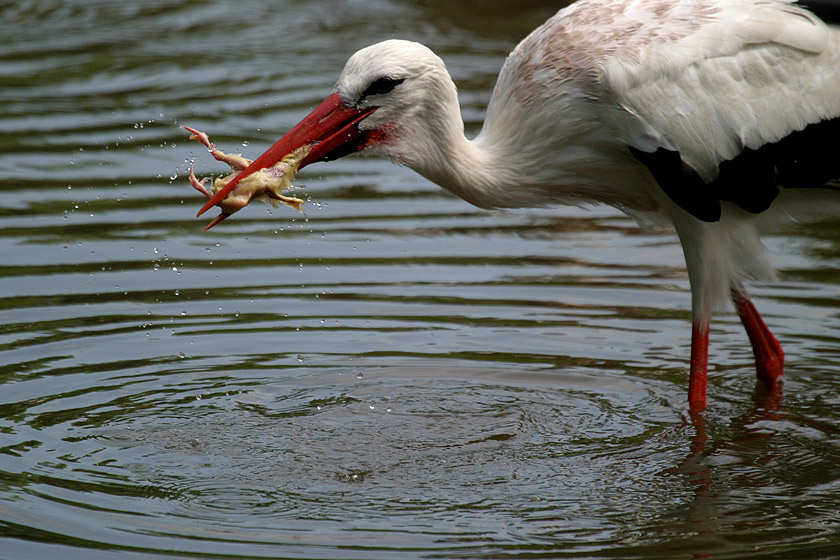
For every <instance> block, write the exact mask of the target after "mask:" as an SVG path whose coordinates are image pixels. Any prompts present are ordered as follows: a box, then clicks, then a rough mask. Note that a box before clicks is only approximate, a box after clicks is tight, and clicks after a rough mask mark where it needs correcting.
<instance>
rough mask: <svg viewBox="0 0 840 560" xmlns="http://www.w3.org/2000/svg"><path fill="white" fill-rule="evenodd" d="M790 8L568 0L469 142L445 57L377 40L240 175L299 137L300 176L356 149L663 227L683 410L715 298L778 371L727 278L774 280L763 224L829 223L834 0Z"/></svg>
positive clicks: (489, 197)
mask: <svg viewBox="0 0 840 560" xmlns="http://www.w3.org/2000/svg"><path fill="white" fill-rule="evenodd" d="M804 4H805V5H803V3H793V2H790V1H788V0H580V1H579V2H577V3H575V4H572V5H571V6H569V7H567V8H565V9H563V10H561V11H560V12H558V13H557V14H556V15H555V16H554V17H552V18H551V19H549V20H548V21H547V22H546V23H545V24H543V25H542V26H541V27H539V28H538V29H536V30H535V31H533V32H532V33H531V34H530V35H529V36H528V37H527V38H525V39H524V40H523V41H522V42H521V43H520V44H519V45H518V46H517V47H516V49H515V50H514V51H513V52H512V53H511V54H510V56H509V57H508V59H507V60H506V62H505V63H504V66H503V68H502V71H501V73H500V75H499V79H498V82H497V84H496V87H495V89H494V91H493V96H492V98H491V101H490V104H489V106H488V108H487V117H486V121H485V124H484V126H483V128H482V130H481V132H480V133H479V134H478V136H477V137H475V138H474V139H471V140H470V139H467V138H466V137H465V135H464V125H463V121H462V119H461V114H460V108H459V105H458V99H457V91H456V88H455V85H454V83H453V82H452V80H451V78H450V76H449V74H448V72H447V71H446V68H445V66H444V64H443V61H441V59H440V58H438V57H437V56H435V55H434V54H433V53H432V52H431V51H430V50H429V49H427V48H426V47H424V46H422V45H419V44H417V43H412V42H407V41H400V40H391V41H385V42H383V43H379V44H376V45H373V46H371V47H368V48H366V49H363V50H361V51H359V52H357V53H356V54H354V55H353V56H352V57H351V58H350V60H349V61H348V62H347V65H346V66H345V68H344V71H343V72H342V74H341V76H340V77H339V80H338V83H337V85H336V88H335V92H334V93H333V94H332V95H331V96H330V97H328V98H327V100H326V101H325V102H324V103H323V104H322V105H321V106H319V107H318V108H317V109H316V110H315V111H314V112H313V113H312V115H310V116H309V117H307V118H306V119H304V120H303V121H302V122H301V123H300V124H299V125H298V126H296V127H295V128H294V129H292V131H290V132H289V133H288V134H287V135H286V136H284V137H283V138H282V139H281V140H280V141H278V142H277V143H276V144H275V145H274V146H272V148H270V149H269V150H268V151H267V152H266V153H265V154H263V156H261V157H260V158H258V159H257V160H256V161H255V162H254V164H252V166H251V167H249V168H246V169H245V170H244V171H243V173H242V174H241V176H240V177H244V176H246V175H248V174H249V173H251V172H253V171H255V170H257V169H261V168H262V167H266V166H268V165H271V164H272V163H274V162H276V161H277V160H278V159H279V158H281V157H282V156H284V155H285V154H287V153H288V152H290V151H291V150H293V149H295V148H297V147H299V146H300V145H302V144H305V143H307V142H310V143H313V144H314V147H313V149H312V150H311V152H310V154H309V156H308V157H307V159H305V160H304V161H303V164H302V167H303V166H305V165H307V164H309V163H312V162H315V161H322V160H329V159H335V158H337V157H341V156H344V155H347V154H349V153H352V152H354V151H357V150H361V149H368V150H369V151H373V152H377V153H380V154H384V155H386V156H388V157H390V158H392V159H394V160H396V161H398V162H400V163H402V164H405V165H407V166H409V167H411V168H413V169H414V170H416V171H418V172H419V173H420V174H422V175H423V176H425V177H427V178H428V179H430V180H432V181H434V182H435V183H437V184H439V185H441V186H442V187H444V188H446V189H448V190H450V191H451V192H453V193H455V194H456V195H458V196H460V197H461V198H463V199H465V200H467V201H468V202H470V203H472V204H475V205H477V206H480V207H484V208H504V207H529V206H550V205H553V204H564V203H566V204H581V203H595V204H609V205H612V206H615V207H617V208H619V209H621V210H623V211H625V212H626V213H628V214H630V215H631V216H633V217H634V218H636V219H637V220H639V221H640V222H642V223H654V224H658V225H664V226H667V227H671V228H673V229H674V230H675V231H676V233H677V235H678V236H679V238H680V241H681V243H682V246H683V249H684V253H685V259H686V264H687V269H688V274H689V278H690V282H691V289H692V314H693V329H692V351H691V366H690V380H689V398H688V400H689V404H690V406H691V409H692V410H695V411H700V410H703V409H704V408H705V404H706V370H707V364H708V338H709V325H710V321H711V317H712V313H713V312H714V311H715V310H716V309H717V308H719V307H721V306H722V305H723V304H724V303H725V302H726V301H727V300H731V301H732V302H733V303H734V305H735V309H736V311H737V312H738V314H739V316H740V317H741V319H742V322H743V324H744V326H745V328H746V330H747V334H748V336H749V339H750V341H751V344H752V346H753V350H754V354H755V359H756V367H757V371H758V376H759V379H761V380H762V381H763V382H764V383H765V384H766V385H767V386H768V387H770V388H773V387H775V386H776V385H777V383H779V382H780V377H781V375H782V372H783V361H784V359H783V352H782V349H781V346H780V345H779V343H778V341H777V340H776V338H775V337H774V336H773V334H772V333H771V332H770V330H769V329H768V328H767V327H766V325H765V323H764V322H763V320H762V319H761V316H760V315H759V313H758V311H757V310H756V308H755V306H754V305H753V304H752V302H751V301H750V299H749V297H748V296H747V293H746V290H745V288H744V285H743V282H744V281H745V280H746V279H767V278H771V277H772V275H773V268H772V266H770V264H769V263H768V261H767V258H766V256H765V254H764V250H763V247H762V245H761V242H760V235H761V234H762V233H765V232H767V231H769V230H771V229H773V228H776V227H779V226H781V225H784V224H785V223H787V222H789V221H790V220H793V219H800V218H808V217H813V216H820V215H823V216H824V215H840V191H835V190H833V189H834V188H837V187H840V184H838V183H837V180H838V179H840V28H838V27H835V26H834V25H833V24H832V23H826V22H827V21H828V22H830V21H831V19H832V18H831V17H828V16H831V15H832V12H835V13H840V5H838V4H836V3H834V2H831V1H828V0H809V1H806V2H804ZM806 5H807V6H806ZM808 6H811V7H812V8H815V9H816V10H817V12H818V13H820V14H822V15H823V16H824V17H825V19H821V18H820V17H819V16H818V15H815V13H814V12H812V11H809V9H808ZM330 119H332V120H330ZM233 184H235V181H234V182H233ZM233 184H232V185H229V188H233ZM228 192H229V190H228ZM225 195H226V193H225V191H222V192H220V193H219V194H217V195H216V197H214V198H213V199H212V200H211V201H209V202H208V204H207V205H205V207H204V209H202V211H204V210H206V209H207V208H209V207H210V206H212V205H214V204H216V203H218V202H219V201H220V200H222V199H223V198H224V196H225Z"/></svg>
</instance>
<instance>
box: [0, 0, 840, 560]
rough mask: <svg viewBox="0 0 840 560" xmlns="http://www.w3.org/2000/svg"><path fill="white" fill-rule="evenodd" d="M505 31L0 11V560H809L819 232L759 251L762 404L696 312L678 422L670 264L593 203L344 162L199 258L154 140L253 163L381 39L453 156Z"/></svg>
mask: <svg viewBox="0 0 840 560" xmlns="http://www.w3.org/2000/svg"><path fill="white" fill-rule="evenodd" d="M508 5H509V4H508V3H501V2H491V3H489V4H486V5H484V7H483V9H481V10H479V9H477V8H476V5H475V3H470V2H468V3H461V4H458V5H457V6H456V4H452V5H451V6H450V5H447V6H444V7H441V6H438V5H436V4H434V3H428V2H416V3H410V2H396V1H391V2H386V1H382V2H376V1H375V2H364V3H363V2H346V3H327V2H319V1H315V2H291V1H289V2H284V3H274V4H272V5H270V6H269V5H268V4H265V3H257V2H244V3H242V2H239V3H233V2H222V1H213V2H202V3H191V2H180V3H172V2H145V3H114V2H85V3H73V2H59V1H57V0H56V1H46V2H18V3H0V14H2V16H3V20H4V21H6V22H10V23H11V24H12V25H13V26H14V30H15V32H14V33H10V34H7V35H6V37H5V40H4V42H3V43H2V44H0V84H2V88H0V100H2V105H3V107H4V112H3V115H2V117H0V129H2V131H3V134H0V144H2V154H0V169H2V171H3V174H4V177H5V179H6V181H5V182H4V188H3V189H2V191H0V215H2V225H0V252H1V253H2V256H3V259H2V262H1V263H0V275H2V286H3V290H2V294H0V352H2V362H0V363H2V364H3V365H0V383H2V392H0V527H2V529H1V530H0V557H2V558H10V559H11V558H15V559H17V558H55V557H62V558H85V559H89V558H110V557H115V556H119V557H121V558H150V557H155V556H159V557H177V556H184V557H196V556H201V557H207V558H242V557H247V558H253V557H284V558H289V557H305V558H365V559H370V558H389V559H391V558H417V557H444V558H447V557H484V558H504V557H514V556H515V557H520V558H521V557H529V558H558V557H587V558H607V557H609V558H686V557H690V556H694V555H697V556H702V555H711V556H712V557H715V558H733V557H740V556H741V555H743V554H745V553H750V554H751V555H753V556H758V557H773V558H785V557H796V558H830V557H832V555H833V554H834V547H835V543H836V542H837V541H838V539H840V531H838V523H840V519H838V513H837V508H836V504H837V502H838V500H839V499H840V483H838V481H840V467H839V466H838V465H840V448H839V447H838V441H840V440H839V439H838V413H837V410H838V407H837V405H838V403H840V398H838V397H837V395H838V394H840V391H838V388H840V376H838V373H840V367H838V354H840V340H838V335H837V334H836V333H838V332H840V329H838V327H840V305H838V295H840V291H839V290H838V279H840V271H838V265H837V263H838V262H840V259H838V257H840V240H838V237H839V236H840V235H839V234H838V231H840V229H838V227H837V224H821V225H817V226H811V227H808V228H803V229H801V230H799V231H797V232H794V233H791V234H788V235H784V236H778V237H774V238H771V239H769V240H768V244H769V245H770V247H771V249H773V250H774V251H775V252H777V253H778V254H779V258H778V262H779V264H780V265H781V267H782V268H783V269H784V272H785V280H784V281H783V282H782V283H780V284H778V285H775V286H771V287H765V288H761V289H756V290H754V293H755V294H756V295H757V303H758V304H759V306H760V308H761V310H762V311H763V312H764V314H765V316H766V318H767V320H768V322H769V323H770V324H771V326H772V327H773V328H774V330H775V331H776V333H777V335H778V336H779V338H780V339H781V340H782V341H783V343H784V344H785V349H786V355H787V357H788V360H789V367H788V371H787V381H786V386H785V395H784V398H783V399H782V400H781V402H779V400H778V399H776V398H775V396H774V395H766V394H764V393H763V392H762V390H761V389H760V388H758V389H756V388H755V386H754V382H753V373H752V372H751V353H750V351H749V349H748V346H747V341H746V336H745V335H744V334H743V332H742V331H741V328H740V324H739V323H738V321H737V319H736V318H733V317H731V316H723V317H721V319H720V321H718V322H717V323H716V326H715V330H714V331H713V334H712V336H713V339H712V344H713V357H712V361H713V371H712V376H711V378H710V381H711V387H710V403H711V406H710V410H709V412H708V414H707V415H706V416H705V417H704V418H701V419H696V421H695V423H693V424H692V423H685V422H683V421H682V420H681V406H682V403H683V399H684V395H685V386H686V377H687V376H686V368H687V348H688V344H689V328H688V319H689V301H688V300H689V298H688V285H687V280H686V278H685V275H684V272H683V269H682V266H681V262H680V259H681V255H680V249H679V247H678V245H677V244H676V242H675V240H674V239H672V238H671V237H669V236H667V235H663V234H659V233H657V232H641V231H639V230H638V229H637V228H636V227H635V225H634V224H633V223H632V222H631V221H630V220H628V219H626V218H624V217H623V216H621V215H619V214H617V213H615V212H614V211H611V210H607V209H594V210H581V209H569V208H563V209H556V210H550V211H546V210H544V211H534V212H509V213H501V212H484V211H479V210H477V209H474V208H472V207H470V206H469V205H467V204H466V203H464V202H461V201H458V200H455V199H453V198H451V197H449V196H448V195H446V194H445V193H443V192H441V191H439V190H438V189H437V188H436V187H434V186H432V185H430V184H428V183H427V182H425V181H424V180H422V179H421V178H419V177H417V176H416V175H414V174H413V173H411V172H410V171H407V170H405V169H401V168H398V167H395V166H392V165H390V164H388V163H387V162H383V161H379V160H375V159H364V158H348V159H345V160H341V161H338V162H334V163H331V164H330V165H328V166H324V167H321V166H313V167H312V168H310V169H309V170H307V172H306V173H303V174H302V175H301V176H300V178H299V181H300V187H301V188H300V190H299V191H297V192H298V193H299V194H302V195H303V196H304V197H305V198H307V199H308V201H307V203H306V205H305V208H306V214H305V215H300V214H296V213H295V212H294V211H292V210H290V209H287V208H283V209H279V210H272V211H270V212H269V211H268V210H267V209H265V208H260V207H258V206H253V207H249V208H248V209H246V210H244V211H243V212H240V213H239V214H237V216H236V217H235V218H234V219H232V220H229V221H228V222H226V223H225V224H223V225H222V226H220V227H218V228H216V229H214V230H213V231H212V232H210V233H209V234H202V233H201V228H202V227H203V225H204V220H196V219H195V218H194V215H195V212H196V210H197V209H198V207H199V206H200V202H201V199H200V197H199V195H197V194H196V193H195V192H194V191H192V189H190V188H189V186H188V184H187V183H186V181H185V177H184V175H185V173H186V171H187V169H188V167H189V163H190V162H191V161H193V159H196V160H197V162H196V163H197V165H198V167H199V170H202V169H203V170H204V171H205V172H214V171H218V172H220V173H221V172H222V171H224V169H222V168H219V169H216V168H215V167H212V166H211V165H210V164H209V163H208V159H209V158H207V157H206V154H205V153H204V152H203V150H202V149H200V148H199V147H198V146H197V145H194V144H193V143H192V142H190V141H189V140H187V138H186V135H185V134H184V133H183V131H182V130H180V129H179V126H180V125H182V124H187V125H193V126H197V127H199V128H201V129H203V130H206V131H207V132H208V133H210V134H211V135H212V137H213V139H214V140H215V141H216V142H218V143H219V146H220V147H221V148H222V149H229V150H233V149H236V148H240V149H241V150H242V151H243V152H244V153H245V155H250V156H253V155H256V154H259V153H260V152H261V151H262V150H263V149H265V148H266V147H267V146H268V145H269V144H270V143H271V142H272V141H273V140H274V139H275V138H276V137H277V134H279V133H280V132H281V131H283V130H285V129H287V128H288V127H290V126H291V125H293V124H294V123H295V122H296V120H297V119H298V118H300V116H301V115H303V114H304V113H305V112H306V110H307V109H308V108H310V107H311V106H313V105H314V104H315V103H317V102H318V101H319V100H320V99H321V98H322V97H323V96H324V95H325V94H326V93H328V92H329V88H330V85H331V84H332V83H333V81H334V79H335V76H336V75H337V73H338V71H339V70H340V68H341V66H342V64H343V62H344V60H345V58H346V57H347V55H348V54H349V53H350V52H351V51H353V50H355V49H356V48H357V47H360V46H363V45H364V44H367V43H369V42H371V41H374V40H377V39H380V38H387V37H391V36H395V35H399V36H402V37H408V38H413V39H418V40H422V41H424V42H426V43H427V44H430V45H431V46H433V47H434V48H435V49H436V50H438V51H439V52H441V53H442V54H444V56H445V57H446V60H447V64H448V65H449V67H450V69H451V70H452V72H453V74H454V75H455V78H456V80H457V82H458V84H459V87H460V93H461V98H462V102H463V103H464V107H465V108H464V112H465V118H466V119H467V126H468V128H469V129H471V130H475V129H476V128H477V127H478V125H479V123H480V121H481V118H482V111H483V107H484V104H485V103H486V100H487V98H488V95H489V90H490V88H491V87H492V84H493V79H494V76H495V74H496V72H497V71H498V68H499V66H500V64H501V61H502V59H503V56H504V54H505V53H506V52H507V51H508V50H509V49H510V48H511V46H512V44H513V43H514V41H515V40H516V38H517V37H519V36H521V35H522V34H524V33H525V32H526V31H527V30H528V29H530V28H532V27H534V26H535V25H537V24H538V23H539V22H540V21H541V20H542V19H544V17H546V15H548V14H549V13H550V12H551V11H553V9H554V8H553V7H546V3H544V2H528V3H525V4H523V8H522V9H521V10H519V11H517V12H516V13H514V14H511V16H510V17H500V14H502V15H503V16H504V15H505V14H506V13H507V7H508ZM45 30H49V32H45ZM406 30H408V31H406ZM246 143H247V145H246Z"/></svg>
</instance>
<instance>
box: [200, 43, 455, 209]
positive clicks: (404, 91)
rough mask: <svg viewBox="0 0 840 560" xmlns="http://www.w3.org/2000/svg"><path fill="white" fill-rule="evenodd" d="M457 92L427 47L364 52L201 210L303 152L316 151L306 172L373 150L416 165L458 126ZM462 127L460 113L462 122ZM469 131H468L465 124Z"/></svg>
mask: <svg viewBox="0 0 840 560" xmlns="http://www.w3.org/2000/svg"><path fill="white" fill-rule="evenodd" d="M452 107H454V108H455V110H456V111H457V110H458V102H457V92H456V89H455V84H454V83H452V80H451V78H450V77H449V73H448V72H447V70H446V66H445V65H444V63H443V61H442V60H441V59H440V58H439V57H438V56H436V55H435V54H434V53H433V52H432V51H431V50H429V49H428V48H427V47H425V46H423V45H421V44H419V43H414V42H411V41H402V40H389V41H384V42H382V43H377V44H375V45H372V46H370V47H367V48H364V49H362V50H360V51H358V52H356V53H355V54H354V55H353V56H352V57H350V60H348V61H347V64H346V65H345V67H344V70H343V71H342V72H341V75H340V76H339V78H338V82H337V83H336V86H335V89H334V92H333V93H332V94H331V95H329V96H328V97H327V98H326V99H325V100H324V101H323V103H321V104H320V105H319V106H318V107H316V108H315V110H313V111H312V112H311V113H310V114H309V115H308V116H306V117H305V118H304V119H303V120H301V121H300V123H298V124H297V125H296V126H295V127H293V128H292V129H291V130H290V131H289V132H288V133H286V135H285V136H283V137H282V138H281V139H280V140H278V141H277V142H276V143H275V144H274V145H273V146H272V147H271V148H269V149H268V150H267V151H266V152H265V153H264V154H262V155H261V156H260V157H258V158H257V159H256V160H254V162H253V163H252V164H251V165H249V166H248V167H246V168H245V169H244V170H243V171H242V172H241V173H240V174H239V176H238V177H236V178H235V179H234V180H232V181H231V182H230V183H228V185H227V186H226V187H225V188H224V189H222V190H220V191H219V192H218V193H217V194H216V195H215V196H213V198H211V199H210V200H209V201H208V202H207V204H205V205H204V207H203V208H202V209H201V211H200V212H199V215H201V214H202V213H203V212H205V211H206V210H208V209H209V208H211V207H213V206H214V205H216V204H218V203H219V202H220V201H221V200H223V199H224V198H225V197H226V196H227V195H228V193H230V192H231V191H232V190H233V188H234V187H235V186H236V184H237V183H238V182H239V181H240V180H241V179H243V178H245V177H247V176H248V175H250V174H251V173H254V172H256V171H259V170H260V169H264V168H266V167H270V166H272V165H274V164H275V163H277V162H278V161H280V160H281V159H282V158H283V157H284V156H286V155H288V154H290V153H291V152H293V151H294V150H297V149H298V148H300V147H301V146H305V145H312V149H311V150H310V152H309V154H308V155H307V156H306V158H304V159H303V161H302V162H301V164H300V168H301V169H302V168H303V167H305V166H307V165H309V164H310V163H314V162H317V161H328V160H333V159H338V158H340V157H343V156H346V155H349V154H352V153H354V152H357V151H360V150H365V149H370V150H371V151H374V152H377V153H380V154H383V155H386V156H388V157H391V158H393V159H395V160H397V161H399V162H401V163H403V164H406V165H409V166H412V167H413V166H414V165H413V164H414V163H415V162H416V160H418V159H419V156H418V154H421V155H422V156H423V158H428V156H429V154H431V153H435V152H436V151H437V147H436V146H435V142H434V140H433V139H434V136H435V131H440V130H441V129H442V128H445V127H447V126H451V123H452V122H453V115H448V114H445V113H446V111H447V110H450V109H451V108H452ZM442 108H443V110H441V109H442ZM454 121H455V122H461V121H460V114H458V115H457V116H456V118H455V119H454ZM461 128H462V130H463V125H461Z"/></svg>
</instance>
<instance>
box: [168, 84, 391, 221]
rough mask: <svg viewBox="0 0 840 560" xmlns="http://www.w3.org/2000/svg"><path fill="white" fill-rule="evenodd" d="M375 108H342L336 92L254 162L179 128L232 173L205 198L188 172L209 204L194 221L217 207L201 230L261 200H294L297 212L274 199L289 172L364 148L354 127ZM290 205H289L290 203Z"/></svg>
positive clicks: (361, 135) (195, 182) (278, 197)
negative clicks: (250, 203)
mask: <svg viewBox="0 0 840 560" xmlns="http://www.w3.org/2000/svg"><path fill="white" fill-rule="evenodd" d="M376 109H377V107H366V108H363V109H358V108H356V107H348V106H346V105H345V104H344V102H343V101H342V100H341V97H339V95H338V94H337V93H333V94H332V95H330V96H329V97H327V98H326V99H325V100H324V102H323V103H321V104H320V105H319V106H318V107H316V108H315V110H314V111H312V112H311V113H310V114H309V115H308V116H306V117H305V118H304V119H303V120H302V121H300V122H299V123H298V124H297V125H296V126H295V127H294V128H292V129H291V130H290V131H289V132H287V133H286V135H285V136H283V137H282V138H281V139H280V140H278V141H277V142H276V143H275V144H274V145H273V146H271V147H270V148H269V149H268V150H266V152H265V153H263V154H262V155H261V156H260V157H258V158H257V159H255V160H254V161H250V160H247V159H245V158H243V157H241V156H229V155H227V154H224V153H223V152H220V151H219V150H216V149H215V146H213V145H212V144H211V143H210V141H209V139H208V138H207V135H205V134H203V133H201V132H199V131H197V130H195V129H191V128H187V127H184V128H186V129H187V130H188V131H189V132H191V133H192V134H193V135H192V136H191V138H195V139H197V140H199V141H200V142H202V143H203V144H205V145H206V146H207V147H208V148H209V149H210V150H211V154H212V155H213V157H215V158H216V159H217V160H219V161H224V162H225V163H227V164H228V165H230V166H231V168H232V169H233V171H234V174H231V175H230V176H228V177H226V178H225V180H224V184H221V185H220V184H219V182H218V181H217V184H216V188H215V189H214V192H213V193H211V192H209V191H208V190H207V189H206V188H205V187H204V181H198V180H197V179H195V175H194V174H193V173H192V170H190V183H191V184H192V185H193V187H194V188H195V189H196V190H198V191H199V192H201V193H203V194H204V195H206V196H207V197H208V198H209V199H210V200H208V201H207V203H206V204H205V205H204V206H203V207H202V208H201V210H199V211H198V216H201V215H202V214H204V213H205V212H206V211H207V210H209V209H210V208H212V207H213V206H219V207H220V208H221V210H222V212H221V214H219V216H217V217H216V218H215V219H214V220H213V221H212V222H210V224H209V225H208V226H207V227H206V228H205V230H204V231H207V230H208V229H210V228H211V227H213V226H215V225H216V224H218V223H219V222H221V221H222V220H224V219H226V218H228V217H229V216H230V215H231V214H233V213H234V212H236V211H238V210H240V209H241V208H244V207H245V206H247V205H248V203H249V202H250V201H251V200H253V198H256V197H258V196H261V195H266V196H267V197H269V198H270V199H273V200H277V201H279V202H284V203H286V204H290V200H291V201H298V203H297V204H298V209H300V207H299V204H300V203H302V202H303V201H300V200H299V199H291V198H290V197H285V196H283V195H281V194H280V190H282V189H285V188H288V187H289V185H290V182H291V179H292V177H294V175H295V173H296V172H297V171H299V170H300V169H303V168H304V167H306V166H307V165H309V164H310V163H314V162H316V161H327V160H333V159H338V158H340V157H342V156H345V155H348V154H351V153H353V152H356V151H358V150H361V149H362V148H364V147H365V146H366V145H367V142H368V137H369V135H370V132H368V131H362V130H359V128H358V124H359V123H360V122H361V121H362V120H364V119H365V118H366V117H367V116H368V115H370V114H371V113H372V112H373V111H375V110H376ZM279 175H282V176H281V177H280V178H279V181H277V180H274V179H275V178H277V177H278V176H279ZM281 187H282V188H281ZM284 199H286V200H284ZM290 205H291V206H293V207H294V206H295V204H294V203H292V204H290Z"/></svg>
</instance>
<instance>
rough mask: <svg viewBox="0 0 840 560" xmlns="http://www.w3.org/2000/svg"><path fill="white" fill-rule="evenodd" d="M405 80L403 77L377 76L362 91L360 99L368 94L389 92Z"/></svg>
mask: <svg viewBox="0 0 840 560" xmlns="http://www.w3.org/2000/svg"><path fill="white" fill-rule="evenodd" d="M404 81H405V78H387V77H384V78H377V79H376V80H374V81H373V82H371V84H370V85H369V86H368V87H367V89H366V90H365V91H364V93H362V99H364V98H365V97H367V96H368V95H382V94H385V93H390V92H391V91H392V90H393V89H394V88H395V87H397V86H398V85H400V84H401V83H403V82H404Z"/></svg>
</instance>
